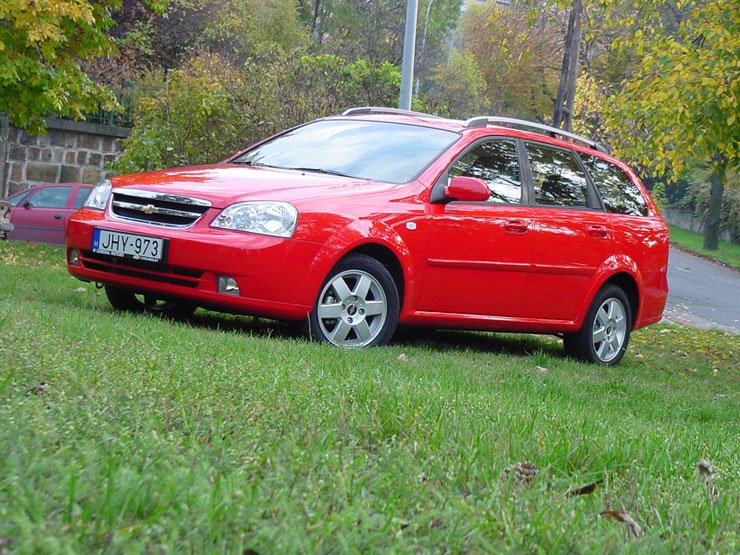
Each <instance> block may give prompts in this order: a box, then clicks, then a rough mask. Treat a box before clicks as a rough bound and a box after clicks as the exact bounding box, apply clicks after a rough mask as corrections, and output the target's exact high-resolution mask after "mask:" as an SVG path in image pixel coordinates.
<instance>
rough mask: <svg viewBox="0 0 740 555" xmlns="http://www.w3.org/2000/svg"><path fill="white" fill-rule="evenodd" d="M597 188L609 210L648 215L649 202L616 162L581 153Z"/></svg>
mask: <svg viewBox="0 0 740 555" xmlns="http://www.w3.org/2000/svg"><path fill="white" fill-rule="evenodd" d="M581 159H582V160H583V163H584V164H585V165H586V168H587V169H588V171H589V173H590V174H591V178H592V179H593V182H594V185H595V186H596V190H597V191H599V195H600V196H601V200H602V201H603V202H604V208H606V210H607V211H608V212H616V213H618V214H631V215H633V216H646V215H647V212H648V210H647V204H646V203H645V199H644V198H643V196H642V194H641V193H640V189H638V188H637V185H635V184H634V183H633V182H632V180H631V179H630V178H629V176H628V175H627V174H626V173H624V171H622V169H621V168H619V167H617V166H615V165H614V164H612V163H610V162H607V161H606V160H602V159H601V158H597V157H596V156H588V155H586V154H581Z"/></svg>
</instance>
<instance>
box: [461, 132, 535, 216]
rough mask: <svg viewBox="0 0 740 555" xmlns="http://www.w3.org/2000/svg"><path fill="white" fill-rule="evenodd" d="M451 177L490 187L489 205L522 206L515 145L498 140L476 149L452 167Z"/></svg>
mask: <svg viewBox="0 0 740 555" xmlns="http://www.w3.org/2000/svg"><path fill="white" fill-rule="evenodd" d="M449 175H450V177H457V176H459V175H463V176H467V177H477V178H479V179H482V180H483V181H485V182H486V183H487V184H488V188H489V189H490V191H491V197H490V198H489V202H506V203H510V204H519V203H521V202H522V180H521V175H520V172H519V156H518V154H517V149H516V142H514V141H503V140H495V141H488V142H485V143H481V144H479V145H477V146H475V147H473V148H472V149H471V150H470V151H468V152H467V153H466V154H464V155H463V156H462V158H460V159H459V160H458V161H457V162H455V163H454V164H453V166H452V167H451V168H450V172H449Z"/></svg>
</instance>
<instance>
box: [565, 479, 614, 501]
mask: <svg viewBox="0 0 740 555" xmlns="http://www.w3.org/2000/svg"><path fill="white" fill-rule="evenodd" d="M603 481H604V479H603V478H602V479H601V480H596V481H595V482H591V483H590V484H586V485H585V486H581V487H580V488H575V489H574V488H568V491H566V492H565V495H567V496H568V497H575V496H576V495H588V494H589V493H593V492H594V491H595V490H596V486H598V485H599V484H601V483H603Z"/></svg>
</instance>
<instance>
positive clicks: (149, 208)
mask: <svg viewBox="0 0 740 555" xmlns="http://www.w3.org/2000/svg"><path fill="white" fill-rule="evenodd" d="M141 211H142V212H144V214H154V213H155V212H156V211H157V207H156V206H154V205H153V204H147V205H146V206H142V207H141Z"/></svg>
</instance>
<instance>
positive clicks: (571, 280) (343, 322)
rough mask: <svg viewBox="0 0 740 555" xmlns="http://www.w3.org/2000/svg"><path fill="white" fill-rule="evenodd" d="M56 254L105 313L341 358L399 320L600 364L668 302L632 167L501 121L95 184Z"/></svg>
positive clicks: (277, 148)
mask: <svg viewBox="0 0 740 555" xmlns="http://www.w3.org/2000/svg"><path fill="white" fill-rule="evenodd" d="M525 129H529V130H530V131H525ZM555 136H558V137H562V138H563V140H561V139H559V138H554V137H555ZM565 139H568V140H567V141H566V140H565ZM66 244H67V261H68V268H69V271H70V272H71V273H72V275H74V276H76V277H77V278H79V279H81V280H84V281H91V282H97V283H99V284H102V285H104V286H105V291H106V294H107V297H108V299H109V301H110V303H111V304H112V305H113V307H115V308H116V309H121V310H130V311H151V312H161V313H169V314H189V313H190V312H192V310H194V309H195V307H204V308H208V309H212V310H220V311H225V312H234V313H243V314H251V315H257V316H266V317H270V318H275V319H279V320H285V321H293V322H304V323H305V325H306V327H307V329H308V331H309V333H310V335H311V337H313V339H315V340H317V341H324V342H328V343H332V344H334V345H338V346H342V347H367V346H372V345H382V344H384V343H386V342H388V341H389V340H390V339H391V337H392V336H393V333H394V331H395V329H396V326H397V324H404V325H416V326H429V327H437V328H458V329H474V330H489V331H507V332H529V333H552V334H559V335H562V337H563V340H564V345H565V351H566V353H568V354H570V355H573V356H577V357H579V358H582V359H585V360H588V361H591V362H595V363H601V364H616V363H617V362H619V360H620V359H621V358H622V356H623V355H624V352H625V349H626V348H627V344H628V341H629V337H630V332H631V331H632V330H634V329H637V328H640V327H643V326H646V325H648V324H651V323H653V322H657V321H658V320H660V318H661V315H662V312H663V308H664V306H665V301H666V296H667V281H666V268H667V260H668V233H667V228H666V225H665V223H664V222H663V220H662V218H661V217H660V215H659V213H658V211H657V210H656V208H655V205H654V204H653V202H652V201H651V199H650V197H649V195H648V194H647V193H646V191H645V188H644V187H643V185H642V183H641V182H640V180H639V179H638V178H637V176H636V175H635V174H634V173H633V172H632V170H630V168H628V167H627V166H626V165H625V164H623V163H622V162H620V161H618V160H615V159H614V158H612V157H610V156H608V155H607V154H605V152H604V149H603V148H601V147H600V146H599V145H597V144H596V143H594V142H592V141H589V140H588V139H585V138H583V137H579V136H576V135H572V134H570V133H566V132H563V131H560V130H558V129H554V128H550V127H546V126H542V125H539V124H536V123H531V122H525V121H520V120H511V119H507V118H495V117H476V118H472V119H469V120H467V121H457V120H449V119H442V118H438V117H435V116H431V115H427V114H419V113H415V112H406V111H401V110H394V109H389V108H354V109H351V110H347V111H346V112H345V113H344V114H342V115H341V116H336V117H328V118H324V119H320V120H317V121H313V122H311V123H307V124H305V125H300V126H298V127H295V128H293V129H289V130H287V131H285V132H283V133H280V134H278V135H276V136H274V137H272V138H269V139H267V140H265V141H263V142H261V143H258V144H257V145H255V146H252V147H251V148H249V149H247V150H245V151H243V152H240V153H239V154H237V155H235V156H233V157H232V158H229V159H228V160H226V161H225V162H222V163H219V164H214V165H209V166H197V167H189V168H180V169H170V170H162V171H154V172H148V173H141V174H134V175H124V176H120V177H114V178H112V179H111V180H106V181H103V182H102V183H99V184H98V185H96V186H95V187H94V189H93V191H92V193H91V195H90V197H89V198H88V200H87V202H86V203H85V205H84V207H83V208H82V209H80V210H79V211H78V212H77V213H76V214H75V215H74V216H73V217H72V218H71V219H70V221H69V224H68V227H67V235H66Z"/></svg>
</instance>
